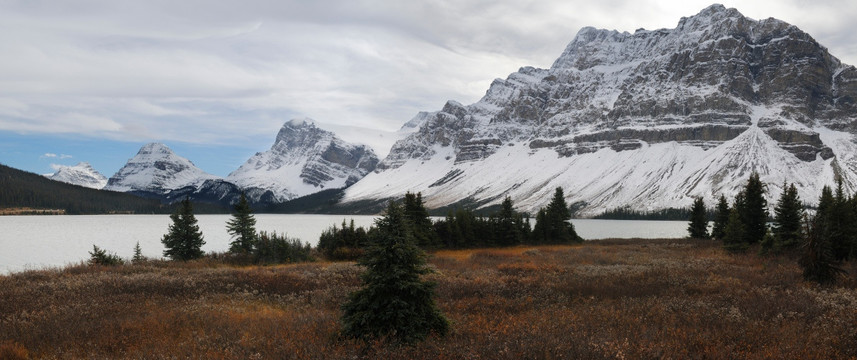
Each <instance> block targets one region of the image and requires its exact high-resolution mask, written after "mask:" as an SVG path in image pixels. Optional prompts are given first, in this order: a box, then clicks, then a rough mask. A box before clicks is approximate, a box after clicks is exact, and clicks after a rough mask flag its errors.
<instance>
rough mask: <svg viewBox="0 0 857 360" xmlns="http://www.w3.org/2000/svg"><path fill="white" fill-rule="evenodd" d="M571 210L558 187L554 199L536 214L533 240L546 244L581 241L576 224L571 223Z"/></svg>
mask: <svg viewBox="0 0 857 360" xmlns="http://www.w3.org/2000/svg"><path fill="white" fill-rule="evenodd" d="M569 220H571V212H570V211H569V210H568V205H566V202H565V195H564V194H563V191H562V188H561V187H558V188H556V191H555V192H554V196H553V199H551V202H550V203H549V204H548V206H547V209H545V210H544V211H541V210H539V213H538V215H536V226H535V228H534V229H533V242H535V243H544V244H565V243H571V242H581V241H583V239H582V238H581V237H580V236H577V232H576V231H575V230H574V225H573V224H572V223H571V221H569Z"/></svg>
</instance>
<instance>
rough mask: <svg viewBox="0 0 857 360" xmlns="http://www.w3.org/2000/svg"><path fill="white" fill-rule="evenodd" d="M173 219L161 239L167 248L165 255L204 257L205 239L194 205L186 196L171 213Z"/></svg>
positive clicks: (190, 257)
mask: <svg viewBox="0 0 857 360" xmlns="http://www.w3.org/2000/svg"><path fill="white" fill-rule="evenodd" d="M170 219H171V220H172V221H173V223H172V224H170V226H169V228H168V232H167V234H165V235H164V237H163V238H162V239H161V243H163V244H164V247H165V248H166V249H165V250H164V256H167V257H169V258H171V259H173V260H181V261H186V260H192V259H197V258H200V257H202V255H203V253H202V249H201V248H202V245H204V244H205V241H204V240H203V238H202V232H200V231H199V225H197V220H196V217H195V216H194V215H193V205H192V204H191V202H190V199H188V198H185V199H184V200H182V202H181V206H179V207H178V208H177V209H176V211H175V212H173V213H172V214H171V215H170Z"/></svg>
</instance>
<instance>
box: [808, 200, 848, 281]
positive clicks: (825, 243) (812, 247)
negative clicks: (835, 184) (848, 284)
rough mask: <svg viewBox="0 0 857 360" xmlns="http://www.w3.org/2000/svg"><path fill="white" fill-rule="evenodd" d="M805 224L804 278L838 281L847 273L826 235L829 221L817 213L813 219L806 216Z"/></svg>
mask: <svg viewBox="0 0 857 360" xmlns="http://www.w3.org/2000/svg"><path fill="white" fill-rule="evenodd" d="M825 188H826V190H827V195H829V196H830V198H831V199H832V197H833V196H832V194H831V192H830V188H827V187H825ZM824 197H825V192H824V191H822V198H824ZM819 207H820V206H819ZM819 211H821V209H819ZM804 224H805V225H804V232H805V233H806V238H805V240H804V243H803V245H802V248H801V251H802V256H801V258H800V261H799V264H800V266H801V268H802V269H803V277H804V279H806V280H809V281H815V282H817V283H819V284H822V285H827V284H832V283H834V282H836V280H837V279H838V278H839V277H840V276H841V275H843V274H845V270H843V269H842V268H841V267H840V261H838V260H836V257H835V256H834V254H833V248H832V246H831V245H832V244H831V243H830V239H829V238H828V237H825V234H826V233H828V231H827V229H825V227H826V226H828V225H829V222H827V221H825V220H824V219H822V218H819V216H818V215H816V216H815V218H813V219H812V220H809V219H807V218H805V220H804Z"/></svg>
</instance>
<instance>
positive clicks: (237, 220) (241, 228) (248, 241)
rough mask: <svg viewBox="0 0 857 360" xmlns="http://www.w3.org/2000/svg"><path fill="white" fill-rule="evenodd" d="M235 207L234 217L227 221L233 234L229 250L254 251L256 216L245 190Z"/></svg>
mask: <svg viewBox="0 0 857 360" xmlns="http://www.w3.org/2000/svg"><path fill="white" fill-rule="evenodd" d="M234 209H235V212H234V213H232V219H231V220H229V221H228V222H226V229H227V231H228V232H229V235H232V242H230V243H229V252H232V253H244V254H247V253H250V252H251V251H253V246H254V245H255V243H256V238H257V235H256V218H255V217H253V210H252V209H250V204H248V203H247V198H246V197H245V196H244V193H243V192H242V193H241V197H240V198H239V200H238V203H237V204H235V207H234Z"/></svg>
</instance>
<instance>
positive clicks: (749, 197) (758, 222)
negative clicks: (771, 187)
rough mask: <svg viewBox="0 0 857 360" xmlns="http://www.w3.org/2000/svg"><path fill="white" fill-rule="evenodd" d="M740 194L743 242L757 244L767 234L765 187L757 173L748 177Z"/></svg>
mask: <svg viewBox="0 0 857 360" xmlns="http://www.w3.org/2000/svg"><path fill="white" fill-rule="evenodd" d="M742 193H743V194H744V205H743V207H741V209H740V210H741V213H740V215H741V222H742V223H743V225H744V242H746V243H748V244H758V243H760V242H761V241H762V239H763V238H764V237H765V234H766V233H767V232H768V225H767V223H768V201H767V200H765V186H764V184H762V181H761V180H760V179H759V174H758V173H756V172H753V174H751V175H750V178H749V179H748V180H747V185H746V186H745V187H744V191H743V192H742Z"/></svg>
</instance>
